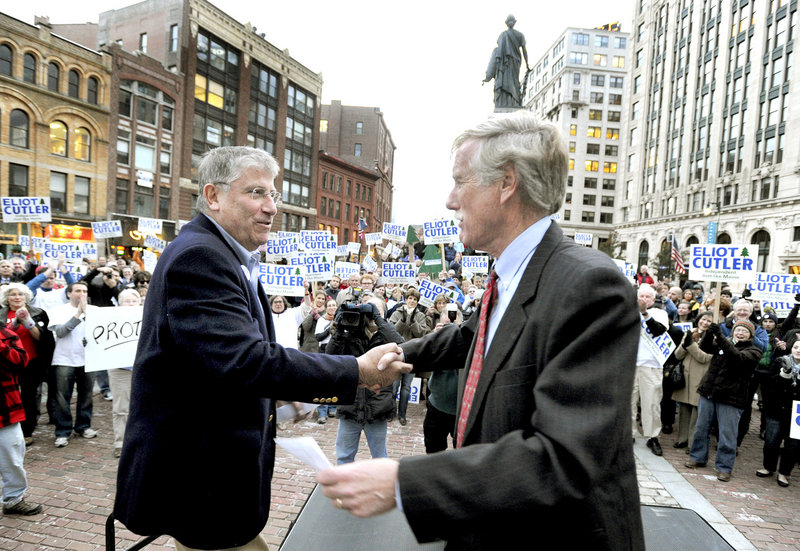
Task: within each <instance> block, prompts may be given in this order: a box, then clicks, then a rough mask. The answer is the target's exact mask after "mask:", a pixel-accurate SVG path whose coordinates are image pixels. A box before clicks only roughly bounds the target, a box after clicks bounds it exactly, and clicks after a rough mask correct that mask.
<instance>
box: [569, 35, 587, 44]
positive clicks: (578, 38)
mask: <svg viewBox="0 0 800 551" xmlns="http://www.w3.org/2000/svg"><path fill="white" fill-rule="evenodd" d="M572 43H573V44H575V45H576V46H588V45H589V35H588V34H586V33H572Z"/></svg>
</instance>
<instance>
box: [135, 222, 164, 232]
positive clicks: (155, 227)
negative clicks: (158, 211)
mask: <svg viewBox="0 0 800 551" xmlns="http://www.w3.org/2000/svg"><path fill="white" fill-rule="evenodd" d="M161 228H162V223H161V220H160V219H158V218H139V227H138V230H139V231H140V232H141V233H144V234H147V233H149V234H152V235H158V234H160V233H161Z"/></svg>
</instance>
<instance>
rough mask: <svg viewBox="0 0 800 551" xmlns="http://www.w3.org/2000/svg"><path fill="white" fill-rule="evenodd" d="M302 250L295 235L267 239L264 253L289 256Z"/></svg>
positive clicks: (282, 256)
mask: <svg viewBox="0 0 800 551" xmlns="http://www.w3.org/2000/svg"><path fill="white" fill-rule="evenodd" d="M299 250H300V245H299V243H298V241H297V239H295V238H294V237H278V238H276V239H270V240H269V241H267V245H266V247H265V248H264V253H265V254H267V255H268V256H273V257H279V258H289V257H290V256H296V255H297V253H298V251H299Z"/></svg>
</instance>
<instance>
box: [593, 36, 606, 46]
mask: <svg viewBox="0 0 800 551" xmlns="http://www.w3.org/2000/svg"><path fill="white" fill-rule="evenodd" d="M594 47H595V48H608V37H607V36H605V35H602V34H596V35H594Z"/></svg>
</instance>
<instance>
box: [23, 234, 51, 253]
mask: <svg viewBox="0 0 800 551" xmlns="http://www.w3.org/2000/svg"><path fill="white" fill-rule="evenodd" d="M46 241H47V240H46V239H45V238H44V237H31V236H29V235H19V236H17V243H18V244H19V246H20V248H21V249H22V250H23V251H33V252H34V253H36V254H39V253H43V252H44V244H45V242H46Z"/></svg>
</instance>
